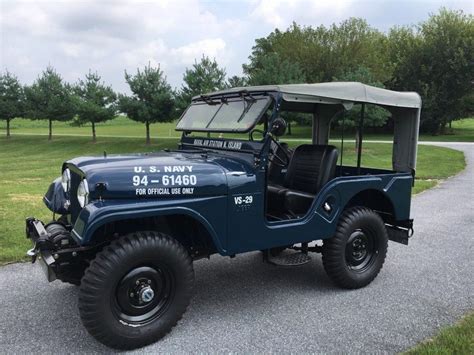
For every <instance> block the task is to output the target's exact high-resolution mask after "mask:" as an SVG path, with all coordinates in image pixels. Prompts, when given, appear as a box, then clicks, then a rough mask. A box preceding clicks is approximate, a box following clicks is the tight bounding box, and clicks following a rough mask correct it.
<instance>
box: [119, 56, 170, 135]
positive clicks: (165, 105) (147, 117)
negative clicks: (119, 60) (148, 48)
mask: <svg viewBox="0 0 474 355" xmlns="http://www.w3.org/2000/svg"><path fill="white" fill-rule="evenodd" d="M125 80H126V81H127V83H128V85H129V86H130V91H131V92H132V95H131V96H125V95H121V96H120V98H119V108H120V111H121V112H123V113H125V114H126V115H127V116H128V117H129V118H130V119H132V120H134V121H138V122H143V123H145V127H146V144H150V124H151V123H156V122H170V121H172V120H173V118H174V116H173V113H174V98H173V91H172V89H171V86H170V85H169V84H168V82H167V81H166V77H165V76H164V74H163V72H162V71H161V69H160V67H159V66H158V67H157V68H153V67H151V65H150V64H148V65H147V66H146V67H145V68H144V69H143V70H140V69H137V73H136V74H135V75H130V74H128V73H127V72H125Z"/></svg>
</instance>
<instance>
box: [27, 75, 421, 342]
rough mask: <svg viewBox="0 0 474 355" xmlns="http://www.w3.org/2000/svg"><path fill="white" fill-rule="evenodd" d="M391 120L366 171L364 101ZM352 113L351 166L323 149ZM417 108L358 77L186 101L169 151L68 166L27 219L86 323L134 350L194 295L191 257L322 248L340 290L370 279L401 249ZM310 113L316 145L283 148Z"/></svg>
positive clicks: (292, 255) (289, 262)
mask: <svg viewBox="0 0 474 355" xmlns="http://www.w3.org/2000/svg"><path fill="white" fill-rule="evenodd" d="M368 104H371V105H378V106H381V107H383V108H385V109H386V110H388V111H389V112H390V113H391V115H392V119H393V126H394V140H393V160H392V163H393V166H392V169H389V170H384V169H375V168H367V167H363V166H361V154H362V132H363V129H362V128H363V126H364V110H365V106H366V105H368ZM354 105H361V110H360V112H361V115H360V119H359V129H358V134H359V136H358V140H359V145H358V151H357V164H352V165H350V164H348V165H344V164H343V157H342V151H341V152H339V151H338V149H336V147H335V146H333V145H330V144H329V128H330V124H331V121H334V120H335V119H339V118H340V117H343V115H344V114H345V113H346V112H347V111H349V110H351V109H352V107H353V106H354ZM420 109H421V100H420V97H419V95H418V94H416V93H401V92H394V91H388V90H384V89H380V88H375V87H371V86H366V85H363V84H360V83H322V84H301V85H280V86H258V87H246V88H233V89H229V90H224V91H219V92H214V93H210V94H207V95H201V96H197V97H194V98H193V100H192V103H191V104H190V106H189V107H188V109H187V110H186V111H185V112H184V114H183V115H182V117H181V118H180V120H179V122H178V124H177V128H176V129H177V130H179V131H182V138H181V141H180V143H179V146H178V147H177V149H167V150H164V151H161V152H156V153H149V154H136V155H116V156H106V155H105V153H104V156H97V157H79V158H75V159H71V160H69V161H66V162H65V163H64V164H63V166H62V170H61V173H62V177H59V178H58V179H56V180H55V181H54V182H53V183H52V184H51V186H50V187H49V190H48V191H47V193H46V195H45V196H44V202H45V204H46V206H47V207H48V208H49V209H50V210H51V211H52V212H53V214H54V218H53V221H52V222H50V223H47V224H44V223H43V222H41V221H39V220H37V219H35V218H28V219H27V220H26V234H27V237H28V238H30V239H31V240H32V241H33V242H34V248H33V249H31V250H30V251H28V254H29V255H30V256H31V257H32V258H33V261H34V260H36V259H37V258H38V259H40V261H41V262H40V264H41V265H42V266H43V267H44V269H45V272H46V275H47V278H48V280H49V281H52V280H54V279H59V280H61V281H64V282H69V283H73V284H77V285H80V290H79V311H80V315H81V319H82V321H83V323H84V326H85V327H86V328H87V330H88V331H89V333H90V334H92V335H93V336H94V337H95V338H96V339H98V340H99V341H101V342H102V343H104V344H106V345H108V346H111V347H114V348H121V349H124V348H136V347H140V346H144V345H146V344H149V343H152V342H154V341H156V340H158V339H160V338H161V337H163V336H164V335H165V334H166V333H168V332H169V331H170V330H171V328H172V327H173V326H174V325H175V324H176V323H177V321H178V320H179V319H180V318H181V316H182V315H183V313H184V312H185V310H186V308H187V306H188V304H189V302H190V298H191V296H192V293H193V282H194V272H193V261H194V260H197V259H199V258H208V257H209V256H210V255H212V254H215V253H218V254H220V255H223V256H230V257H234V256H235V255H237V254H240V253H245V252H251V251H258V252H261V253H262V258H263V260H264V261H265V262H268V263H271V264H274V265H280V266H297V265H301V264H304V263H307V262H308V261H309V260H310V254H311V255H312V253H321V254H322V261H323V265H324V268H325V270H326V272H327V274H328V275H329V277H330V279H331V280H332V281H333V282H334V284H336V285H337V286H340V287H343V288H359V287H363V286H365V285H367V284H369V283H370V282H371V281H372V280H373V279H374V278H375V277H376V276H377V274H378V273H379V271H380V270H381V268H382V265H383V263H384V260H385V256H386V253H387V244H388V240H392V241H395V242H399V243H403V244H408V238H409V236H411V233H412V220H411V219H410V201H411V189H412V186H413V183H414V178H415V164H416V150H417V140H418V127H419V118H420ZM295 113H296V114H304V115H306V116H309V117H311V118H312V137H311V138H312V139H311V141H308V142H307V143H305V144H301V145H298V146H296V147H294V149H292V148H290V147H289V146H288V144H286V143H285V142H283V140H282V136H283V134H284V133H285V131H286V129H287V123H286V120H285V119H284V117H291V115H294V114H295Z"/></svg>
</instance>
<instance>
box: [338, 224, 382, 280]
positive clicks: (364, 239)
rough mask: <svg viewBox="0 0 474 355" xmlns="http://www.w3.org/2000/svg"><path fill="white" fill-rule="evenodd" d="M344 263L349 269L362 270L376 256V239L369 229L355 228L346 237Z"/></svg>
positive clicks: (368, 265) (369, 265)
mask: <svg viewBox="0 0 474 355" xmlns="http://www.w3.org/2000/svg"><path fill="white" fill-rule="evenodd" d="M345 256H346V264H347V266H348V267H349V269H351V270H354V271H357V272H364V271H365V270H367V269H368V268H370V267H371V266H372V264H373V263H374V261H375V258H376V256H377V239H376V237H375V236H374V234H373V233H372V232H371V231H368V230H362V229H356V230H355V231H354V232H352V234H351V235H350V236H349V238H348V239H347V243H346V255H345Z"/></svg>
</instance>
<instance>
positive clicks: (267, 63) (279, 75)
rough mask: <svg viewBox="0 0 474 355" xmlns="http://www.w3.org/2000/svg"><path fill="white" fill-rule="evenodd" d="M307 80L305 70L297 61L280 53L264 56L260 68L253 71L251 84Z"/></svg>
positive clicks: (250, 78)
mask: <svg viewBox="0 0 474 355" xmlns="http://www.w3.org/2000/svg"><path fill="white" fill-rule="evenodd" d="M303 82H305V76H304V73H303V70H302V69H301V68H300V66H299V65H298V64H297V63H294V62H291V61H290V60H286V59H282V58H281V57H280V55H278V53H270V54H269V55H267V56H265V57H264V58H262V59H261V60H260V62H259V66H258V68H255V69H254V70H252V71H251V74H250V76H249V78H248V83H249V84H250V85H272V84H273V85H277V84H296V83H303Z"/></svg>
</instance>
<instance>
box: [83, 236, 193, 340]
mask: <svg viewBox="0 0 474 355" xmlns="http://www.w3.org/2000/svg"><path fill="white" fill-rule="evenodd" d="M193 284H194V271H193V265H192V259H191V257H190V256H189V254H188V252H187V250H186V249H185V248H184V247H183V246H182V245H181V244H180V243H178V242H177V241H176V240H174V239H172V238H171V237H168V236H166V235H164V234H162V233H155V232H140V233H133V234H130V235H126V236H124V237H121V238H120V239H118V240H116V241H114V242H113V243H111V245H110V246H108V247H106V248H105V249H104V250H103V251H101V252H100V253H98V254H97V256H96V258H95V259H94V260H93V261H92V262H91V264H90V267H89V268H88V269H87V270H86V272H85V275H84V277H83V279H82V282H81V287H80V291H79V312H80V315H81V319H82V322H83V324H84V326H85V327H86V329H87V330H88V332H89V333H90V334H91V335H92V336H94V337H95V338H96V339H97V340H99V341H100V342H101V343H103V344H105V345H107V346H110V347H113V348H117V349H134V348H138V347H142V346H145V345H147V344H150V343H153V342H155V341H157V340H158V339H160V338H162V337H163V336H165V335H166V334H167V333H168V332H169V331H170V330H171V328H173V327H174V326H175V325H176V323H177V322H178V320H179V319H181V317H182V315H183V313H184V312H185V311H186V308H187V306H188V304H189V301H190V299H191V295H192V292H193Z"/></svg>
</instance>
